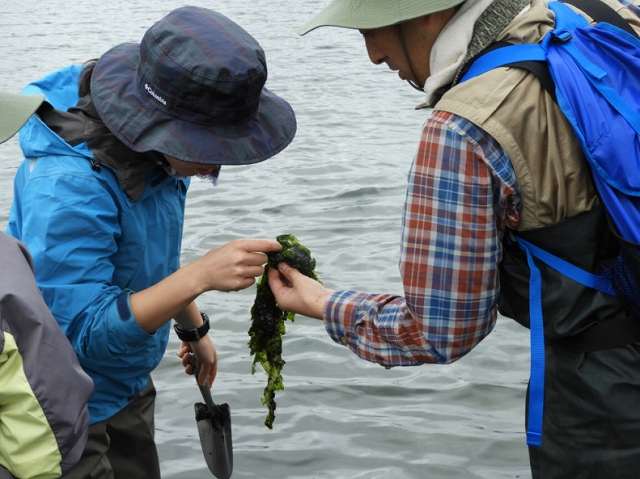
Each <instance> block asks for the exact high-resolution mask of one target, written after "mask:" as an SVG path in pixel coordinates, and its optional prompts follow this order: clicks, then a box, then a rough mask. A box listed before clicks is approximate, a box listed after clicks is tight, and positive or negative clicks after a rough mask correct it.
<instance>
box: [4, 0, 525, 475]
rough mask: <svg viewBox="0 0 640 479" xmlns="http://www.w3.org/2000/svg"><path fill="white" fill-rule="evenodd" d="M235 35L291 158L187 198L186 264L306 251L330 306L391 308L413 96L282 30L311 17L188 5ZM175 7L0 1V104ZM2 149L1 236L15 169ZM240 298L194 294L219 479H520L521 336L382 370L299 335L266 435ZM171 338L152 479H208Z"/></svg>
mask: <svg viewBox="0 0 640 479" xmlns="http://www.w3.org/2000/svg"><path fill="white" fill-rule="evenodd" d="M189 3H190V4H194V5H199V6H205V7H209V8H214V9H217V10H219V11H220V12H222V13H224V14H226V15H228V16H229V17H231V18H233V19H234V20H235V21H237V22H238V23H240V24H241V25H242V26H244V27H245V28H246V29H247V30H248V31H249V32H251V33H252V34H253V35H254V36H255V37H256V38H257V39H258V40H259V41H260V42H261V44H262V45H263V47H264V49H265V51H266V53H267V60H268V65H269V80H268V86H269V88H270V89H271V90H273V91H274V92H277V93H278V94H280V95H282V96H284V97H285V98H287V99H288V100H289V101H290V103H291V104H292V105H293V107H294V109H295V110H296V112H297V117H298V124H299V131H298V135H297V137H296V139H295V141H294V143H293V144H292V145H291V146H290V147H289V148H288V149H287V150H285V151H284V152H283V153H282V154H280V155H279V156H278V157H277V158H274V159H271V160H269V161H267V162H264V163H262V164H259V165H255V166H250V167H236V168H231V167H225V168H223V170H222V174H221V177H220V184H219V186H218V187H216V188H212V187H211V186H210V185H209V184H208V183H206V182H202V181H199V180H195V181H194V183H193V186H192V188H191V190H190V193H189V197H188V206H187V216H186V224H185V235H184V241H183V253H184V254H183V258H182V260H183V262H184V263H187V262H190V261H192V260H194V259H195V258H196V257H198V256H199V255H202V254H204V253H205V252H206V251H208V250H209V249H210V248H214V247H216V246H219V245H221V244H223V243H224V242H226V241H229V240H231V239H235V238H242V237H275V236H276V235H278V234H281V233H285V232H290V233H294V234H296V235H297V236H298V237H299V238H300V239H301V240H302V241H303V242H304V243H305V244H307V245H308V246H309V247H310V248H311V250H312V251H313V253H314V255H315V256H316V258H317V261H318V269H319V272H320V275H321V277H322V279H323V281H324V282H325V283H326V284H327V285H328V286H329V287H332V288H359V289H363V290H367V291H372V292H391V293H397V294H401V293H402V285H401V281H400V277H399V273H398V267H397V263H398V257H399V247H400V220H401V214H402V204H403V201H404V194H405V181H406V176H407V173H408V170H409V167H410V165H411V162H412V159H413V155H414V152H415V148H416V144H417V140H418V139H419V135H420V129H421V125H422V124H423V122H424V121H425V119H426V113H425V111H415V110H414V108H413V107H414V106H415V105H416V104H417V103H419V102H420V100H421V97H420V95H419V93H417V92H415V91H413V90H412V89H411V88H410V87H408V86H406V85H403V84H402V83H401V82H400V80H399V79H398V78H397V77H396V76H395V74H393V73H390V72H387V71H385V67H375V66H373V65H371V64H370V63H369V61H368V58H367V56H366V51H365V49H364V46H363V42H362V39H361V37H360V35H359V34H358V33H357V32H355V31H345V30H338V29H324V30H319V31H316V32H314V33H312V34H310V35H308V36H306V37H299V36H297V35H296V33H295V29H296V28H297V27H298V26H300V25H301V24H303V23H304V21H305V20H306V19H307V18H308V17H309V16H310V15H311V14H312V12H314V11H316V10H317V9H318V5H319V4H323V3H324V1H323V2H318V1H312V0H296V1H284V0H253V1H248V0H219V1H202V0H193V1H191V2H189ZM179 6H182V4H181V3H179V2H175V1H169V0H156V1H153V2H146V1H145V2H142V1H139V0H132V1H125V0H110V1H108V2H105V1H99V0H84V1H81V2H63V1H61V0H38V1H36V0H20V1H18V0H2V1H0V66H1V68H0V89H2V90H8V91H18V90H19V89H20V88H21V87H22V85H23V84H25V83H26V82H28V81H30V80H33V79H36V78H38V77H40V76H41V75H43V74H45V73H47V72H49V71H51V70H54V69H56V68H59V67H62V66H65V65H67V64H69V63H78V62H83V61H85V60H88V59H90V58H95V57H98V56H100V55H101V54H102V53H103V52H104V51H106V50H107V49H109V48H110V47H111V46H113V45H115V44H117V43H121V42H127V41H139V40H140V38H141V36H142V34H143V32H144V31H145V30H146V28H148V27H149V26H150V25H151V24H152V23H153V22H154V21H156V20H157V19H159V18H161V17H162V16H163V15H164V14H166V13H168V12H169V11H170V10H172V9H173V8H176V7H179ZM20 160H21V159H20V154H19V151H18V147H17V143H16V141H15V140H11V141H10V142H9V143H8V144H5V145H3V146H2V148H0V225H1V226H2V227H4V225H5V224H6V220H7V217H8V213H9V206H10V203H11V199H12V190H11V183H12V178H13V175H14V173H15V171H16V168H17V167H18V165H19V163H20ZM254 294H255V290H254V289H253V288H252V289H250V290H247V291H245V292H241V293H217V292H212V293H207V294H205V295H204V296H202V297H201V298H200V299H199V301H198V303H199V305H200V307H201V308H202V309H203V310H205V311H207V312H208V313H209V314H210V315H211V318H212V327H213V337H214V340H215V343H216V345H217V348H218V352H219V356H220V367H219V375H218V380H217V381H216V383H215V389H214V397H215V399H217V400H218V401H219V402H228V403H229V404H230V405H231V410H232V417H233V435H234V446H235V473H234V476H233V477H234V478H238V479H249V478H264V479H269V478H273V479H280V478H290V479H294V478H366V479H374V478H379V479H388V478H393V479H408V478H429V479H439V478H447V479H449V478H487V479H497V478H516V477H522V478H526V477H530V474H529V469H528V458H527V452H526V448H525V446H524V434H523V422H524V419H523V410H524V394H525V387H526V380H527V375H528V349H527V334H526V331H525V330H524V329H522V328H520V327H519V326H517V325H516V324H515V323H513V322H511V321H509V320H500V321H499V322H498V325H497V327H496V330H495V331H494V332H493V333H492V334H491V335H490V336H489V337H488V338H487V339H485V340H484V341H483V342H482V343H481V344H480V345H479V346H478V347H477V348H476V349H475V350H474V351H473V352H472V353H471V354H469V355H468V356H467V357H465V358H463V359H462V360H460V361H459V362H458V363H456V364H453V365H450V366H420V367H412V368H394V369H391V370H385V369H384V368H382V367H380V366H377V365H374V364H369V363H366V362H364V361H362V360H360V359H358V358H357V357H356V356H354V355H353V354H352V353H351V352H350V351H348V350H347V349H346V348H344V347H342V346H339V345H337V344H335V343H333V342H332V341H331V340H330V339H329V337H328V336H327V334H326V332H325V331H324V328H323V327H322V325H321V323H320V322H318V321H315V320H312V319H309V318H304V317H299V318H298V319H297V321H296V322H295V323H294V324H293V325H291V326H290V327H289V330H288V333H287V335H286V337H285V342H284V357H285V359H286V361H287V365H286V366H285V369H284V378H285V384H286V390H285V391H284V392H282V393H279V394H278V395H277V398H276V400H277V403H278V409H277V411H276V422H275V425H274V429H273V430H272V431H270V430H268V429H266V428H265V427H264V426H263V419H264V416H265V409H264V407H263V406H262V405H261V404H260V399H259V398H260V395H261V394H262V388H263V387H264V384H265V376H264V375H263V374H260V373H258V374H256V375H255V376H252V375H251V374H250V362H251V361H250V357H249V354H248V348H247V339H248V336H247V330H248V321H249V309H250V307H251V304H252V301H253V296H254ZM177 346H178V342H177V340H176V338H175V337H172V338H171V342H170V344H169V349H168V351H167V354H166V357H165V359H164V360H163V362H162V364H161V365H160V367H159V368H158V369H157V370H156V372H155V374H154V376H153V377H154V381H155V383H156V387H157V389H158V401H157V410H156V429H157V441H158V446H159V451H160V458H161V461H162V471H163V477H165V478H201V477H210V474H209V473H208V470H207V469H206V465H205V463H204V460H203V457H202V453H201V451H200V445H199V442H198V438H197V431H196V428H195V420H194V413H193V403H194V402H195V401H196V400H198V399H199V398H198V392H197V389H196V387H195V384H194V382H193V379H192V378H190V377H186V376H185V375H184V374H183V373H182V371H181V368H180V366H179V363H178V359H177V358H176V356H175V353H176V350H177Z"/></svg>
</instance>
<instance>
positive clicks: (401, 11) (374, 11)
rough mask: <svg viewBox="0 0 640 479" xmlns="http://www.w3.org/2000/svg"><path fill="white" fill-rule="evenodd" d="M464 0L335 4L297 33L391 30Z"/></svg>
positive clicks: (378, 0)
mask: <svg viewBox="0 0 640 479" xmlns="http://www.w3.org/2000/svg"><path fill="white" fill-rule="evenodd" d="M463 2H465V0H431V1H429V2H426V1H425V0H393V1H389V0H367V1H362V0H333V1H332V2H331V3H330V4H329V5H328V6H327V7H326V8H325V9H324V10H322V11H321V12H320V13H318V14H317V15H316V16H315V17H313V18H311V20H309V21H308V22H307V23H305V24H304V25H303V26H302V28H300V29H299V30H298V33H299V34H300V35H306V34H307V33H309V32H310V31H312V30H315V29H316V28H319V27H341V28H352V29H357V30H368V29H373V28H382V27H388V26H390V25H395V24H397V23H401V22H406V21H407V20H411V19H413V18H418V17H422V16H425V15H430V14H432V13H435V12H439V11H441V10H446V9H447V8H452V7H455V6H456V5H459V4H461V3H463Z"/></svg>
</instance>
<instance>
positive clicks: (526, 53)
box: [460, 44, 546, 83]
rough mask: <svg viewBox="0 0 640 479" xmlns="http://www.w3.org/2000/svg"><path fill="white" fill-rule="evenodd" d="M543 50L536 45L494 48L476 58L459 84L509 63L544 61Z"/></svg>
mask: <svg viewBox="0 0 640 479" xmlns="http://www.w3.org/2000/svg"><path fill="white" fill-rule="evenodd" d="M545 60H546V55H545V52H544V49H543V48H542V47H541V46H540V45H538V44H527V45H511V46H508V47H502V48H496V49H495V50H492V51H490V52H488V53H485V54H484V55H482V56H481V57H480V58H478V59H477V60H476V61H475V62H473V65H471V68H469V70H468V71H467V72H466V73H465V74H464V75H463V77H462V79H461V80H460V83H462V82H464V81H466V80H469V79H470V78H474V77H477V76H478V75H482V74H483V73H487V72H488V71H491V70H493V69H495V68H498V67H502V66H505V65H509V64H510V63H517V62H528V61H545Z"/></svg>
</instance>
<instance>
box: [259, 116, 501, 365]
mask: <svg viewBox="0 0 640 479" xmlns="http://www.w3.org/2000/svg"><path fill="white" fill-rule="evenodd" d="M496 164H504V165H506V167H510V166H509V159H508V158H507V157H506V155H505V154H504V152H503V151H502V149H501V148H500V147H499V146H498V144H497V143H496V142H495V141H494V140H493V139H492V138H491V137H489V136H488V135H487V134H486V133H484V132H483V131H482V130H480V129H478V128H477V127H475V126H474V125H472V124H471V123H469V122H468V121H466V120H463V119H461V118H459V117H455V116H454V115H451V114H448V113H443V112H436V113H434V116H433V117H432V119H430V120H429V121H428V122H427V124H426V126H425V128H424V131H423V137H422V141H421V143H420V147H419V150H418V153H417V156H416V159H415V162H414V165H413V167H412V170H411V174H410V178H409V187H408V191H407V199H406V204H405V214H404V223H403V234H402V252H401V263H400V269H401V273H402V278H403V284H404V292H405V294H404V296H403V297H401V296H395V295H388V294H368V293H363V292H358V291H350V290H346V291H337V292H332V291H329V290H326V289H325V288H323V287H322V286H321V285H319V284H318V283H316V282H314V281H313V280H311V279H309V278H306V277H304V276H302V275H299V274H296V273H292V272H291V270H290V268H287V267H284V268H283V267H281V269H280V272H276V271H272V272H271V275H270V284H271V287H272V289H273V291H274V295H275V297H276V300H277V302H278V304H279V305H280V307H281V308H283V309H287V310H291V311H294V312H299V313H302V314H306V315H308V316H312V317H322V318H324V322H325V326H326V329H327V331H328V333H329V335H330V336H331V337H332V338H333V339H334V340H335V341H336V342H338V343H341V344H344V345H346V346H348V347H349V348H350V349H351V350H352V351H354V352H355V353H356V354H357V355H358V356H360V357H362V358H364V359H366V360H369V361H373V362H376V363H379V364H382V365H385V366H408V365H416V364H422V363H448V362H452V361H455V360H456V359H458V358H460V357H462V356H464V355H465V354H466V353H467V352H469V351H470V350H471V349H472V348H473V347H474V346H475V345H477V344H478V343H479V342H480V341H481V340H482V339H483V338H484V337H485V336H486V335H487V334H488V333H489V332H490V331H491V330H492V328H493V326H494V324H495V319H496V304H497V296H498V273H497V266H498V263H499V261H500V255H501V243H500V232H499V230H498V227H497V224H496V223H497V214H496V203H497V202H499V200H498V198H499V197H500V194H501V193H500V192H501V191H503V190H506V189H505V188H504V187H503V185H502V184H501V183H500V181H499V180H497V178H496V179H494V176H495V174H494V172H493V170H492V168H493V167H490V165H496ZM496 192H498V194H496Z"/></svg>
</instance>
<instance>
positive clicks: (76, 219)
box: [20, 174, 152, 367]
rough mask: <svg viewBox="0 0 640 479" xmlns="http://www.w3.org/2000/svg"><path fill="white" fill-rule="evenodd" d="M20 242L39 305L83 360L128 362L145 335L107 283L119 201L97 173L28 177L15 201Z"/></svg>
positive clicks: (124, 298)
mask: <svg viewBox="0 0 640 479" xmlns="http://www.w3.org/2000/svg"><path fill="white" fill-rule="evenodd" d="M21 201H22V204H21V212H22V218H21V219H22V221H21V231H20V238H21V239H22V241H23V242H24V243H26V245H27V247H28V249H29V251H30V252H31V254H32V257H33V261H34V269H35V272H36V280H37V283H38V287H39V288H40V290H41V291H42V293H43V296H44V299H45V302H46V303H47V305H48V306H49V308H50V309H51V311H52V313H53V315H54V317H55V318H56V320H57V321H58V323H59V324H60V326H61V327H62V329H63V330H64V331H65V333H66V335H67V337H68V338H69V340H70V341H71V343H72V345H73V348H74V349H75V351H76V354H77V355H78V357H79V359H80V361H81V362H82V363H85V364H86V363H87V362H89V363H96V362H97V363H101V362H104V361H107V362H110V360H112V359H113V358H115V357H117V356H119V355H122V354H125V353H126V354H127V355H128V360H127V361H128V364H129V365H130V366H133V367H135V366H136V365H137V363H136V361H144V355H142V354H135V353H136V352H138V351H142V350H144V349H145V346H146V345H147V342H148V341H152V335H150V334H148V333H147V332H145V331H144V330H143V329H142V328H141V327H140V326H139V325H138V322H137V321H136V320H135V318H134V317H133V314H132V312H131V309H130V306H129V294H130V293H131V291H128V290H123V289H121V288H120V287H118V286H116V285H115V284H114V283H113V278H114V270H115V268H114V263H113V258H114V256H115V255H117V253H118V244H119V241H120V239H121V228H120V224H119V208H120V206H119V204H118V200H117V198H116V196H115V193H114V192H112V191H111V190H110V188H109V186H108V185H107V184H105V183H104V182H103V180H102V179H101V178H99V177H98V176H89V175H86V176H82V175H77V174H74V175H65V174H59V175H54V176H34V177H32V178H30V180H29V181H28V183H27V184H26V185H25V188H24V190H23V193H22V197H21Z"/></svg>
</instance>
